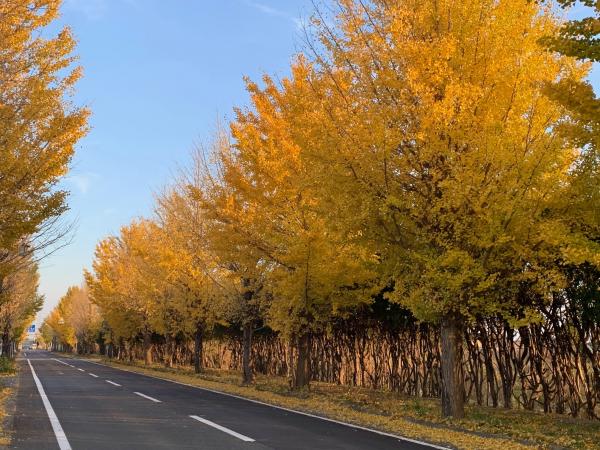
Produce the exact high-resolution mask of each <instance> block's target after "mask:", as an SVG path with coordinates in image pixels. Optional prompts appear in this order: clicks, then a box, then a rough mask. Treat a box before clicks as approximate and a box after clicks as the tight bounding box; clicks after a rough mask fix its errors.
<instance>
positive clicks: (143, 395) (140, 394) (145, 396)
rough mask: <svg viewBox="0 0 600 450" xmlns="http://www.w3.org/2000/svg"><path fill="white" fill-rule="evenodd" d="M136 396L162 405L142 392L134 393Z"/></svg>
mask: <svg viewBox="0 0 600 450" xmlns="http://www.w3.org/2000/svg"><path fill="white" fill-rule="evenodd" d="M134 394H135V395H139V396H140V397H144V398H147V399H148V400H152V401H153V402H154V403H162V402H161V401H160V400H157V399H155V398H153V397H150V396H149V395H146V394H142V393H141V392H134Z"/></svg>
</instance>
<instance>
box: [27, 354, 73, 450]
mask: <svg viewBox="0 0 600 450" xmlns="http://www.w3.org/2000/svg"><path fill="white" fill-rule="evenodd" d="M27 362H28V363H29V368H30V369H31V375H33V381H35V385H36V386H37V389H38V392H39V393H40V397H42V402H43V403H44V407H45V408H46V414H48V418H49V419H50V425H52V429H53V430H54V436H56V440H57V442H58V447H59V448H60V450H71V444H69V440H68V439H67V435H66V434H65V432H64V431H63V429H62V426H61V425H60V422H59V420H58V417H56V413H55V412H54V409H53V408H52V405H51V404H50V400H48V397H47V396H46V393H45V392H44V388H43V387H42V383H41V381H40V379H39V378H38V376H37V375H36V373H35V370H33V365H32V364H31V361H29V360H27Z"/></svg>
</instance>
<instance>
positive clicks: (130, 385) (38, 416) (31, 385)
mask: <svg viewBox="0 0 600 450" xmlns="http://www.w3.org/2000/svg"><path fill="white" fill-rule="evenodd" d="M20 365H21V371H20V384H19V390H18V394H17V411H16V415H15V418H14V428H15V430H14V432H15V434H14V439H13V447H12V448H15V449H21V450H46V449H48V450H50V449H51V450H55V449H60V450H68V449H71V448H72V449H85V450H88V449H89V450H95V449H127V450H133V449H144V450H148V449H208V450H224V449H232V450H237V449H240V450H242V449H243V450H255V449H256V450H258V449H311V450H312V449H314V450H320V449H322V450H334V449H344V450H351V449H396V450H397V449H402V450H413V449H414V450H416V449H419V450H420V449H431V448H440V447H434V446H430V445H427V444H424V443H423V444H420V443H417V442H411V441H409V440H403V439H400V438H399V437H394V436H388V435H384V434H378V433H376V432H373V431H369V430H366V429H360V428H356V427H351V426H346V425H343V424H340V423H335V422H331V421H327V420H323V419H320V418H317V417H311V416H308V415H303V414H298V413H295V412H292V411H287V410H284V409H279V408H274V407H271V406H268V405H264V404H260V403H257V402H252V401H248V400H245V399H241V398H236V397H233V396H229V395H225V394H219V393H216V392H212V391H208V390H205V389H199V388H195V387H192V386H186V385H182V384H178V383H174V382H170V381H166V380H160V379H157V378H153V377H148V376H144V375H140V374H136V373H132V372H127V371H124V370H120V369H115V368H112V367H107V366H103V365H100V364H96V363H93V362H91V361H86V360H79V359H71V358H60V357H57V356H56V355H54V354H51V353H49V352H46V351H42V350H36V351H26V352H24V353H21V358H20Z"/></svg>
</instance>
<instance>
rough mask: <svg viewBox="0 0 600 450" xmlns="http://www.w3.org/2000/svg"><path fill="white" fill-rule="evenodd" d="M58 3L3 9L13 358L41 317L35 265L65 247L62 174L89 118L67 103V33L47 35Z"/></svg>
mask: <svg viewBox="0 0 600 450" xmlns="http://www.w3.org/2000/svg"><path fill="white" fill-rule="evenodd" d="M60 3H61V2H60V1H57V0H36V1H33V2H32V1H28V0H3V1H2V2H0V334H1V336H2V350H3V351H2V353H3V354H5V355H6V354H9V355H12V351H13V349H14V347H15V342H17V341H18V340H19V339H20V337H21V335H22V333H23V330H24V328H25V327H26V325H28V323H30V321H31V320H32V319H33V317H34V315H35V313H36V312H37V311H38V310H39V308H40V307H41V303H42V298H41V297H40V296H39V295H38V293H37V286H38V274H37V261H38V260H39V258H41V257H43V256H44V255H45V254H48V253H49V252H50V251H51V250H52V249H55V248H56V247H57V246H59V245H60V244H61V243H62V242H64V241H63V240H62V238H63V237H64V236H65V234H66V233H67V231H68V227H65V226H64V225H63V224H61V223H60V216H61V215H62V214H63V213H64V212H65V210H66V209H67V205H66V195H67V194H66V192H64V191H63V190H61V189H58V188H57V187H56V185H57V183H58V181H59V180H60V178H61V177H62V176H63V175H65V173H66V171H67V169H68V166H69V162H70V161H71V158H72V156H73V152H74V147H75V144H76V142H77V141H78V140H79V139H80V138H81V137H82V136H83V134H84V133H85V131H86V120H87V116H88V111H87V110H86V109H84V108H77V107H75V106H73V105H72V104H71V102H70V95H71V93H72V90H73V87H74V85H75V83H76V82H77V80H78V79H79V77H80V74H81V73H80V69H79V68H73V67H72V63H73V61H74V57H73V54H72V52H73V49H74V46H75V43H74V40H73V38H72V36H71V34H70V32H69V30H68V29H66V28H65V29H63V30H61V31H60V32H59V33H58V34H57V35H55V36H45V33H44V32H43V30H45V27H46V26H47V25H48V24H49V23H50V22H52V21H53V20H54V19H55V18H56V17H57V15H58V11H59V6H60Z"/></svg>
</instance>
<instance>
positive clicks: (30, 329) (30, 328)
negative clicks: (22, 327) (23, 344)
mask: <svg viewBox="0 0 600 450" xmlns="http://www.w3.org/2000/svg"><path fill="white" fill-rule="evenodd" d="M27 332H28V333H35V323H33V324H31V326H30V327H29V329H28V330H27Z"/></svg>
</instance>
